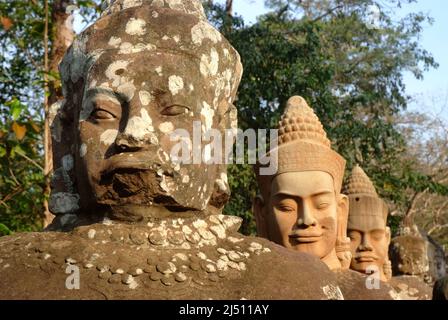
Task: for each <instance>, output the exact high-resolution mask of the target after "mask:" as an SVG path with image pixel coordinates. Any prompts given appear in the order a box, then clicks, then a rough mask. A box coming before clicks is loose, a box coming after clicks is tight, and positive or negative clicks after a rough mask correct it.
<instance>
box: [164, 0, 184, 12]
mask: <svg viewBox="0 0 448 320" xmlns="http://www.w3.org/2000/svg"><path fill="white" fill-rule="evenodd" d="M165 3H166V4H167V5H168V6H169V7H170V8H171V9H174V10H180V11H184V10H185V7H184V4H183V3H182V0H165Z"/></svg>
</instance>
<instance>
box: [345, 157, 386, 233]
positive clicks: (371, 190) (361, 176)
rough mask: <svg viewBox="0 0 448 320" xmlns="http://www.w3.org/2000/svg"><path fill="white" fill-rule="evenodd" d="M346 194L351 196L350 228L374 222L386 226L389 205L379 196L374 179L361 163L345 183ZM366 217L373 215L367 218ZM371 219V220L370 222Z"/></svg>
mask: <svg viewBox="0 0 448 320" xmlns="http://www.w3.org/2000/svg"><path fill="white" fill-rule="evenodd" d="M343 192H344V194H346V195H347V196H348V197H349V201H350V206H349V208H350V211H349V217H348V228H349V229H353V228H355V229H356V226H359V225H366V224H368V223H374V222H372V221H376V222H377V223H376V225H383V226H384V227H386V222H387V213H388V209H387V205H386V203H384V201H383V200H382V199H380V197H379V196H378V194H377V192H376V190H375V187H374V186H373V183H372V181H370V179H369V177H368V176H367V174H366V173H365V172H364V170H362V168H361V167H360V166H359V165H355V167H354V168H353V170H352V172H351V174H350V176H349V177H348V179H347V182H346V184H345V185H344V191H343ZM366 217H371V218H370V219H366ZM369 221H370V222H369Z"/></svg>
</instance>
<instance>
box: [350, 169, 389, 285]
mask: <svg viewBox="0 0 448 320" xmlns="http://www.w3.org/2000/svg"><path fill="white" fill-rule="evenodd" d="M343 192H344V193H345V194H346V195H348V198H349V201H350V206H349V208H350V209H349V215H348V223H347V235H348V236H349V237H350V248H351V252H352V261H351V263H350V268H351V269H353V270H355V271H358V272H362V273H365V274H371V273H373V272H378V273H379V275H380V277H381V280H383V281H388V278H390V276H391V275H390V272H389V271H390V262H389V258H388V248H389V242H390V229H389V228H388V227H387V226H386V222H387V213H388V208H387V205H386V203H385V202H384V201H383V200H381V199H380V198H379V196H378V194H377V193H376V190H375V187H374V185H373V183H372V181H370V178H369V177H368V176H367V174H366V173H365V172H364V170H363V169H362V168H361V167H360V166H358V165H355V166H354V168H353V170H352V172H351V173H350V176H349V177H348V180H347V182H346V184H345V185H344V191H343Z"/></svg>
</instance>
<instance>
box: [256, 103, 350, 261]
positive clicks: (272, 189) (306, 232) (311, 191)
mask: <svg viewBox="0 0 448 320" xmlns="http://www.w3.org/2000/svg"><path fill="white" fill-rule="evenodd" d="M278 135H279V136H278V147H277V148H272V147H271V151H270V153H271V154H273V153H274V152H275V153H277V157H273V158H274V159H275V158H277V159H278V160H277V161H278V165H277V168H278V170H277V172H276V173H275V174H273V175H269V176H268V175H261V174H260V172H261V171H259V168H258V167H256V168H255V171H256V174H257V179H258V184H259V187H260V190H261V195H260V196H259V197H257V198H256V199H255V201H254V207H253V209H254V214H255V218H256V222H257V231H258V233H259V235H260V236H262V237H265V238H268V239H269V240H271V241H274V242H276V243H278V244H280V245H283V246H285V247H287V248H290V249H293V250H297V251H299V252H307V253H310V254H313V255H315V256H318V257H319V258H320V259H321V260H322V261H323V262H325V263H326V264H327V265H328V266H329V267H330V269H341V267H342V265H341V262H340V261H339V259H338V256H339V255H338V254H337V252H336V251H337V250H336V246H337V245H336V244H337V242H338V243H341V244H342V243H344V244H345V245H347V244H348V242H347V241H348V239H347V238H346V226H347V214H348V199H347V197H346V196H345V195H343V194H341V193H340V191H341V184H342V178H343V174H344V167H345V160H344V159H343V158H342V157H341V156H340V155H339V154H338V153H336V152H335V151H334V150H332V149H331V147H330V141H329V140H328V138H327V136H326V133H325V131H324V129H323V127H322V124H321V123H320V121H319V119H318V118H317V116H316V115H315V114H314V111H313V110H312V109H311V108H310V107H309V106H308V105H307V103H306V101H305V100H304V99H303V98H302V97H299V96H294V97H291V98H290V99H289V100H288V102H287V106H286V109H285V112H284V114H283V116H282V119H281V121H280V124H279V131H278ZM260 162H261V161H260ZM346 249H347V250H346V251H348V248H346ZM338 251H339V250H338ZM341 252H342V251H341ZM346 259H347V258H346ZM349 260H350V257H349V258H348V261H349ZM345 265H346V266H345ZM345 265H344V267H347V268H348V264H345Z"/></svg>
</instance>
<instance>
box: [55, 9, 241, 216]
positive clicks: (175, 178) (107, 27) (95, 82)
mask: <svg viewBox="0 0 448 320" xmlns="http://www.w3.org/2000/svg"><path fill="white" fill-rule="evenodd" d="M114 6H115V7H116V5H113V6H112V7H111V8H112V9H114V8H115V7H114ZM167 6H168V7H167ZM193 7H194V6H193ZM193 7H192V8H193ZM117 8H118V7H117ZM117 8H115V9H114V10H116V9H117ZM188 8H189V7H188V6H187V5H185V6H183V7H182V8H180V7H176V8H171V5H170V3H166V5H165V7H163V8H162V7H160V6H159V5H158V4H157V2H147V5H140V6H137V7H129V8H124V9H125V10H121V11H114V10H112V9H110V10H109V11H107V12H108V13H111V14H110V15H104V16H103V17H102V18H101V19H100V20H98V21H97V22H96V23H95V24H94V25H92V26H91V27H90V28H89V29H87V30H86V31H85V32H84V33H83V34H82V35H81V36H80V37H79V39H78V40H77V42H76V43H74V44H73V46H72V47H71V48H70V50H69V51H68V53H67V54H66V56H65V58H64V60H63V62H62V63H61V67H60V69H61V74H62V79H63V82H64V96H65V98H66V99H65V102H64V104H63V106H62V107H61V109H60V110H59V111H58V116H57V117H56V119H55V121H54V123H53V128H54V129H58V130H53V131H54V136H53V138H54V140H55V141H54V142H55V143H54V145H55V159H56V161H55V162H56V165H58V164H59V163H58V162H59V159H60V158H61V155H66V154H68V155H69V156H70V157H71V159H72V162H74V165H72V168H73V169H72V170H71V171H70V172H69V171H67V170H65V169H64V170H65V171H64V172H61V174H60V175H59V176H57V177H55V179H54V182H53V191H52V197H53V199H56V200H58V201H59V202H57V201H53V202H54V203H62V202H64V199H67V198H68V197H70V196H72V197H74V202H76V203H75V204H76V205H74V206H72V208H70V210H60V211H61V212H58V213H70V212H76V211H79V210H78V209H80V210H81V211H86V210H88V211H92V210H93V211H98V210H99V211H100V212H102V211H105V212H108V213H109V214H111V215H112V216H113V217H116V218H118V219H125V220H127V219H129V220H132V221H135V220H139V219H141V218H142V216H143V217H145V216H148V217H154V216H155V217H159V216H164V215H166V214H169V213H170V212H173V211H174V212H182V211H187V210H196V211H198V210H199V211H203V210H205V209H206V208H207V207H208V206H210V205H211V206H214V207H216V208H217V209H220V208H222V206H223V204H224V203H225V200H223V198H222V194H227V197H228V194H229V190H228V185H227V183H226V169H225V166H224V165H220V164H207V163H205V161H206V159H207V157H209V156H210V154H209V153H207V151H204V150H210V146H208V148H207V145H208V144H209V143H210V141H207V140H206V139H205V138H204V134H205V133H206V132H207V131H208V130H210V129H217V130H219V131H221V132H223V131H224V129H228V128H231V127H232V125H233V126H234V125H235V123H236V121H235V120H236V117H235V115H236V112H235V107H234V106H233V105H232V102H233V99H234V97H235V93H236V89H237V86H238V83H239V80H240V78H241V72H242V68H241V64H240V61H239V55H238V53H237V52H236V51H235V50H234V49H233V48H232V47H231V46H230V44H229V43H228V42H227V41H226V40H225V39H224V38H223V37H222V36H221V34H220V33H219V32H218V31H217V30H216V29H214V28H213V27H212V26H211V25H210V24H208V22H207V21H205V20H204V17H203V16H202V15H201V14H196V11H195V10H196V9H197V8H196V9H195V10H193V9H194V8H195V7H194V8H193V9H191V8H190V9H191V10H190V9H188ZM111 10H112V11H111ZM195 127H196V128H197V129H198V130H199V135H200V138H199V142H198V143H196V145H194V143H195V141H194V128H195ZM56 131H58V132H56ZM180 135H181V137H180ZM201 135H202V137H201ZM186 137H188V139H187V138H186ZM180 143H182V145H183V146H184V147H185V148H183V149H182V156H185V154H183V153H184V152H185V150H186V152H187V154H188V155H189V157H187V158H190V159H191V158H192V157H193V153H194V152H195V150H199V152H203V154H202V153H201V154H200V159H201V161H199V162H195V161H193V163H191V164H188V163H185V162H181V163H179V162H178V161H176V159H174V158H173V157H172V155H173V148H174V149H175V148H176V146H178V145H179V144H180ZM198 144H199V145H198ZM193 145H194V146H193ZM69 146H70V147H69ZM174 154H176V153H175V152H174ZM177 154H179V153H177ZM60 165H61V166H62V163H61V164H60ZM75 172H76V175H75ZM67 176H68V180H70V183H71V185H70V190H66V186H67V183H66V181H65V180H64V179H63V178H64V177H67ZM61 180H63V181H61ZM66 180H67V179H66ZM64 188H65V189H64ZM61 189H62V191H63V192H60V191H61ZM67 191H68V192H67ZM218 198H219V199H218ZM217 199H218V200H217ZM50 202H51V201H50ZM155 208H158V209H157V210H156V209H155ZM162 209H163V210H162ZM165 209H167V210H165Z"/></svg>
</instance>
